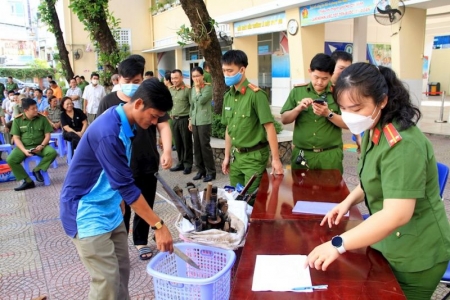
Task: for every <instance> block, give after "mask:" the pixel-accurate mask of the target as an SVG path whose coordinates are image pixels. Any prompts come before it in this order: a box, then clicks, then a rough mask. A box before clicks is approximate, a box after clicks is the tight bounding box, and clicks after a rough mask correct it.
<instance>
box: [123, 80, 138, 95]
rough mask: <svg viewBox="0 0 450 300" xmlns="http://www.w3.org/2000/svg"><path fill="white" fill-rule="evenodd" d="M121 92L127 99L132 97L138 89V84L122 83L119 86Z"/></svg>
mask: <svg viewBox="0 0 450 300" xmlns="http://www.w3.org/2000/svg"><path fill="white" fill-rule="evenodd" d="M120 87H121V91H122V93H124V94H125V95H126V96H128V97H133V96H134V93H136V90H137V89H138V88H139V84H135V83H123V84H120Z"/></svg>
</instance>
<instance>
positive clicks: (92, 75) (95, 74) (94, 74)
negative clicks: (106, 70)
mask: <svg viewBox="0 0 450 300" xmlns="http://www.w3.org/2000/svg"><path fill="white" fill-rule="evenodd" d="M94 76H97V77H98V78H100V75H98V74H97V73H92V74H91V79H92V77H94ZM81 78H83V79H84V77H83V76H81Z"/></svg>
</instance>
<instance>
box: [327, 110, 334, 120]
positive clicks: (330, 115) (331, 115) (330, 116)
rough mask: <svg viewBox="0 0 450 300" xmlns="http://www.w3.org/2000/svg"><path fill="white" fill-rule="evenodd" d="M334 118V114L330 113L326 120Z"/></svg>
mask: <svg viewBox="0 0 450 300" xmlns="http://www.w3.org/2000/svg"><path fill="white" fill-rule="evenodd" d="M333 116H334V113H333V112H332V111H330V113H329V114H328V116H327V119H331V118H332V117H333Z"/></svg>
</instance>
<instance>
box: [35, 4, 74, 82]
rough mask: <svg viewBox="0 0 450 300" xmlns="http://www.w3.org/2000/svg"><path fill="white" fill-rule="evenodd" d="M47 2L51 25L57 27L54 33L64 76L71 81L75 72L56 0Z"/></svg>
mask: <svg viewBox="0 0 450 300" xmlns="http://www.w3.org/2000/svg"><path fill="white" fill-rule="evenodd" d="M45 3H46V4H47V7H48V11H49V13H50V16H51V20H52V24H51V26H52V27H53V28H54V29H55V32H54V35H55V39H56V46H57V47H58V52H59V57H60V60H61V65H62V69H63V71H64V76H65V77H66V79H67V81H68V82H70V79H72V78H73V76H74V73H73V70H72V65H71V64H70V60H69V51H67V48H66V43H65V42H64V37H63V32H62V30H61V25H60V23H59V17H58V13H57V12H56V9H55V1H54V0H45ZM38 42H39V41H38ZM38 47H39V45H38Z"/></svg>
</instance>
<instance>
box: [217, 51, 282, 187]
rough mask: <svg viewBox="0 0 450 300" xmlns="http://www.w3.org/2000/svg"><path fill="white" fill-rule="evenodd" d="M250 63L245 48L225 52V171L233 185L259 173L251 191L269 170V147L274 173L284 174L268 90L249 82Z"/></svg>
mask: <svg viewBox="0 0 450 300" xmlns="http://www.w3.org/2000/svg"><path fill="white" fill-rule="evenodd" d="M247 65H248V59H247V55H246V54H245V53H244V52H243V51H241V50H230V51H227V52H226V53H225V54H224V55H223V56H222V70H223V74H224V76H225V84H226V85H227V86H230V90H229V91H228V92H227V93H226V94H225V96H224V99H223V108H222V123H223V124H224V125H226V126H227V129H226V132H225V158H224V161H223V163H222V171H223V173H224V174H230V183H231V185H233V186H236V184H237V183H240V184H242V185H245V184H246V183H247V182H248V181H249V179H250V178H251V177H252V176H253V175H254V174H255V173H257V174H258V175H259V176H258V178H257V179H256V180H255V181H254V182H253V184H252V185H251V186H250V189H249V190H248V192H249V193H251V192H253V191H255V190H256V188H257V187H258V186H259V183H260V181H261V175H262V173H263V172H265V170H266V165H267V161H268V160H269V155H270V153H269V147H270V151H271V152H272V168H273V171H272V173H273V174H275V175H282V174H283V165H282V164H281V161H280V156H279V153H278V140H277V133H276V131H275V126H274V124H273V122H274V118H273V115H272V112H271V111H270V106H269V100H268V97H267V94H266V93H265V92H264V91H262V90H260V89H259V88H258V87H256V86H255V85H253V84H251V83H249V82H248V80H247V78H246V77H245V70H246V68H247Z"/></svg>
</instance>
